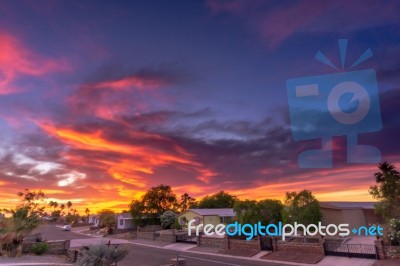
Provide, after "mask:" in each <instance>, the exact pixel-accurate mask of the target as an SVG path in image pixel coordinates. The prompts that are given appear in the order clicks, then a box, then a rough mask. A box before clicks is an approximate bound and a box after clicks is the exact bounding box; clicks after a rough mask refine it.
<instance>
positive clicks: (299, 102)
mask: <svg viewBox="0 0 400 266" xmlns="http://www.w3.org/2000/svg"><path fill="white" fill-rule="evenodd" d="M339 50H340V57H341V62H342V69H343V68H344V67H345V57H346V50H347V40H345V39H341V40H339ZM371 56H372V51H371V50H370V49H368V50H366V51H365V52H364V53H363V54H362V55H361V56H360V57H359V58H358V59H357V60H356V62H354V64H352V65H351V66H350V69H351V68H353V67H355V66H357V65H358V64H360V63H362V62H363V61H365V60H367V59H368V58H370V57H371ZM315 58H316V59H317V60H318V61H320V62H322V63H324V64H326V65H328V66H330V67H332V68H333V69H336V70H337V69H338V68H337V67H336V66H335V65H333V64H332V62H331V61H330V60H329V59H328V58H327V57H326V56H325V55H323V54H322V53H321V52H318V53H317V54H316V56H315ZM286 89H287V94H288V100H289V112H290V120H291V128H292V136H293V139H294V140H295V141H302V140H313V139H321V148H320V149H310V150H306V151H304V152H302V153H301V154H300V155H299V158H298V163H299V167H300V168H331V167H332V137H334V136H346V137H347V163H351V164H354V163H378V162H380V160H381V153H380V151H379V150H378V149H377V148H376V147H374V146H370V145H360V144H358V141H357V138H358V134H360V133H367V132H377V131H380V130H381V129H382V120H381V112H380V106H379V94H378V86H377V80H376V73H375V70H374V69H366V70H357V71H349V72H339V73H334V74H326V75H319V76H309V77H301V78H295V79H289V80H287V82H286Z"/></svg>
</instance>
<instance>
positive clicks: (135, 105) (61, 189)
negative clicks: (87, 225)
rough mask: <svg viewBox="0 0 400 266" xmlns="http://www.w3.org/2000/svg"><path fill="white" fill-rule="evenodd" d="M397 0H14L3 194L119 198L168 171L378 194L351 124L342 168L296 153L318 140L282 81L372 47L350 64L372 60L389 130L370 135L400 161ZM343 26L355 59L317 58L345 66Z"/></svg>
mask: <svg viewBox="0 0 400 266" xmlns="http://www.w3.org/2000/svg"><path fill="white" fill-rule="evenodd" d="M399 11H400V2H398V1H350V2H349V1H258V0H254V1H235V0H234V1H117V2H115V1H87V0H84V1H42V0H39V1H21V0H17V1H2V2H1V4H0V207H2V208H9V207H12V206H14V205H15V202H16V201H17V198H16V193H17V192H18V191H21V190H23V189H25V188H29V189H33V190H35V189H36V190H38V189H41V190H43V191H44V192H45V194H46V195H47V197H48V198H49V200H56V201H58V202H59V203H64V202H66V201H68V200H71V201H72V203H73V204H74V206H75V207H76V208H78V209H79V210H82V209H84V208H86V207H89V208H90V209H91V210H92V211H96V210H99V209H101V208H114V209H115V210H122V209H127V208H128V204H129V203H130V202H131V201H132V200H133V199H137V198H139V197H140V196H141V195H143V193H144V192H145V191H146V190H147V189H149V188H150V187H152V186H156V185H159V184H167V185H170V186H172V188H173V191H174V192H175V193H176V194H177V195H178V196H179V195H180V194H183V193H185V192H187V193H189V194H190V195H192V196H193V197H195V198H201V197H203V196H204V195H206V194H211V193H215V192H218V191H221V190H224V191H227V192H229V193H232V194H234V195H237V196H238V197H239V198H240V199H265V198H274V199H282V198H283V197H284V194H285V192H286V191H300V190H302V189H309V190H311V191H312V192H313V194H314V195H316V196H317V198H318V199H319V200H322V201H340V200H341V201H371V200H372V198H371V197H370V195H369V194H368V188H369V187H370V186H371V185H373V184H374V178H373V173H374V172H376V171H377V164H376V163H361V164H349V163H347V160H346V137H345V136H344V135H341V136H334V138H333V165H332V167H331V168H306V169H305V168H301V167H299V164H298V157H299V154H300V153H301V152H303V151H305V150H308V149H310V148H318V147H320V146H321V139H309V140H302V141H298V140H294V138H293V135H292V130H293V126H292V125H291V119H290V114H289V104H288V94H287V88H286V81H287V80H288V79H293V78H299V77H309V76H319V75H329V74H335V73H343V72H348V71H350V70H349V69H350V66H351V64H352V63H353V62H355V61H356V60H357V58H358V57H359V56H360V55H361V54H362V53H363V52H364V51H366V50H367V49H371V51H372V53H373V56H372V57H370V58H368V59H367V60H365V61H364V62H362V63H361V64H359V65H357V66H356V67H354V68H352V70H366V69H374V70H375V71H376V79H377V84H378V91H379V93H378V94H379V95H378V97H379V103H380V113H381V119H382V129H381V130H380V131H377V132H363V133H361V134H360V135H359V137H358V140H359V142H360V143H363V144H368V145H373V146H375V147H377V148H378V149H379V150H380V152H381V155H382V157H381V161H388V162H390V163H393V164H395V165H396V166H398V167H400V163H399V162H400V142H399V141H398V136H399V133H400V116H399V114H400V104H399V102H400V101H399V100H400V90H399V81H400V75H399V74H400V73H399V71H400V65H399V62H400V17H399V16H398V14H399ZM338 39H347V40H348V46H347V56H346V63H345V64H344V66H343V68H342V67H339V68H338V69H333V68H331V67H329V66H327V65H326V64H323V63H321V62H319V61H318V60H315V55H316V53H317V52H318V51H321V52H322V53H323V54H324V55H326V57H327V58H329V60H330V61H331V62H332V64H333V65H336V66H340V65H341V57H340V54H339V47H338ZM352 70H351V71H352ZM325 115H326V114H325ZM310 119H312V115H311V117H310ZM371 123H372V122H371ZM327 129H328V130H330V129H329V128H327Z"/></svg>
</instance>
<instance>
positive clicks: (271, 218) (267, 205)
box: [258, 199, 283, 224]
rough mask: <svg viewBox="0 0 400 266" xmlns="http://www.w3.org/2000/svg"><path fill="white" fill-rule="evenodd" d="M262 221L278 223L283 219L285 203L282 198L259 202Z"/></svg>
mask: <svg viewBox="0 0 400 266" xmlns="http://www.w3.org/2000/svg"><path fill="white" fill-rule="evenodd" d="M258 207H259V209H260V212H261V221H262V222H263V223H265V224H277V223H278V222H281V221H282V214H283V204H282V202H281V201H280V200H272V199H265V200H261V201H259V202H258Z"/></svg>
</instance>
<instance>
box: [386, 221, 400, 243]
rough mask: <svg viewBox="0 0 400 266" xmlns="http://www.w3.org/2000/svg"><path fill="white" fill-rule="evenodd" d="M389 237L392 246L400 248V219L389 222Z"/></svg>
mask: <svg viewBox="0 0 400 266" xmlns="http://www.w3.org/2000/svg"><path fill="white" fill-rule="evenodd" d="M387 236H388V241H389V244H390V245H392V246H400V219H391V220H390V221H389V232H388V234H387Z"/></svg>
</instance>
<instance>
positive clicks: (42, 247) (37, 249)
mask: <svg viewBox="0 0 400 266" xmlns="http://www.w3.org/2000/svg"><path fill="white" fill-rule="evenodd" d="M48 248H49V245H48V244H47V243H44V242H42V243H37V244H34V245H32V247H31V252H32V253H35V254H36V255H43V254H44V253H45V252H46V251H47V249H48Z"/></svg>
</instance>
